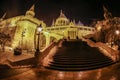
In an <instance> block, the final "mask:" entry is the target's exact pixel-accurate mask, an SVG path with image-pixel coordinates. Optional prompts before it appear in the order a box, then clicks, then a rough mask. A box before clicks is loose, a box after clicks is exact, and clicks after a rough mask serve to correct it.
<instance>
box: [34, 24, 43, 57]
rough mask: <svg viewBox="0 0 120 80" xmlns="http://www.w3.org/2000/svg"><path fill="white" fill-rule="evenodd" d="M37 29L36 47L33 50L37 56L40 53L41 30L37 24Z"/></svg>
mask: <svg viewBox="0 0 120 80" xmlns="http://www.w3.org/2000/svg"><path fill="white" fill-rule="evenodd" d="M37 31H38V34H37V35H38V38H37V48H36V51H35V57H39V54H40V46H39V44H40V32H41V31H42V26H41V25H40V26H38V28H37Z"/></svg>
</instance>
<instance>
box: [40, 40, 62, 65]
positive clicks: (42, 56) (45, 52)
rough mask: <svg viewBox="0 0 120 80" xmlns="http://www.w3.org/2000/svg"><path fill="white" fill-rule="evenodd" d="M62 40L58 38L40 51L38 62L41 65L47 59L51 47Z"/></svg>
mask: <svg viewBox="0 0 120 80" xmlns="http://www.w3.org/2000/svg"><path fill="white" fill-rule="evenodd" d="M61 41H62V39H61V40H59V41H58V42H52V43H51V44H50V45H49V46H48V47H46V48H45V49H44V50H42V51H41V54H40V57H39V62H40V64H41V65H44V63H45V62H47V60H48V56H50V51H51V50H52V48H54V47H55V46H56V45H59V43H60V42H61Z"/></svg>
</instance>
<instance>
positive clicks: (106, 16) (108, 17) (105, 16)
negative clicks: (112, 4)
mask: <svg viewBox="0 0 120 80" xmlns="http://www.w3.org/2000/svg"><path fill="white" fill-rule="evenodd" d="M103 10H104V18H105V19H110V18H112V14H111V13H110V12H109V11H108V10H107V9H106V7H105V6H103Z"/></svg>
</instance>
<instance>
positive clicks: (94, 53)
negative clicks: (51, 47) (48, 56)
mask: <svg viewBox="0 0 120 80" xmlns="http://www.w3.org/2000/svg"><path fill="white" fill-rule="evenodd" d="M113 63H115V62H113V61H112V60H111V59H110V58H109V57H107V56H105V55H104V54H103V53H101V52H100V51H99V49H98V48H95V47H90V46H89V45H87V43H86V42H83V41H81V40H72V41H63V42H62V46H61V47H59V48H58V51H57V52H56V54H55V55H54V56H53V61H52V62H50V63H49V66H45V67H46V68H47V69H53V70H60V71H84V70H92V69H98V68H102V67H106V66H109V65H111V64H113Z"/></svg>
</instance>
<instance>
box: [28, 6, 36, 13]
mask: <svg viewBox="0 0 120 80" xmlns="http://www.w3.org/2000/svg"><path fill="white" fill-rule="evenodd" d="M34 8H35V5H34V4H33V5H32V7H31V8H30V9H29V11H33V12H34Z"/></svg>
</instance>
